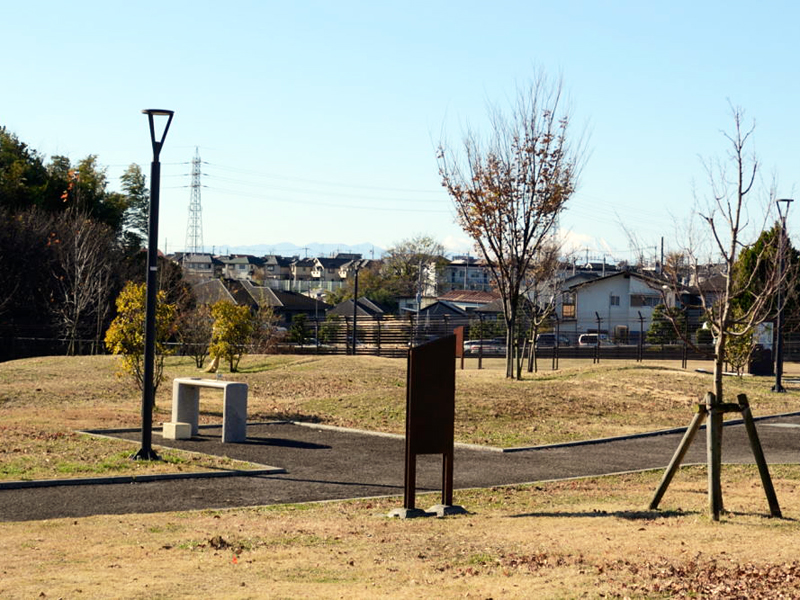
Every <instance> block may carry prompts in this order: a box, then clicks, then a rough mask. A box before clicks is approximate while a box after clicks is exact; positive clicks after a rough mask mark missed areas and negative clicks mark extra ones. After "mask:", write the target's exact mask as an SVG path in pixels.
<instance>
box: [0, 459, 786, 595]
mask: <svg viewBox="0 0 800 600" xmlns="http://www.w3.org/2000/svg"><path fill="white" fill-rule="evenodd" d="M658 475H659V474H658V473H646V474H638V475H626V476H613V477H606V478H598V479H586V480H577V481H566V482H556V483H541V484H538V485H535V486H513V487H502V488H493V489H488V490H478V491H468V492H457V494H456V501H457V502H459V503H460V504H462V505H464V506H465V507H466V508H467V509H468V510H469V511H470V513H471V514H469V515H466V516H462V517H449V518H446V519H417V520H408V521H400V520H393V519H388V518H386V517H385V516H384V515H385V514H386V513H387V512H388V511H389V510H390V509H391V508H394V507H396V506H398V503H399V502H400V500H399V499H397V498H393V499H376V500H359V501H349V502H330V503H320V504H306V505H289V506H274V507H265V508H253V509H232V510H225V511H213V512H212V511H200V512H186V513H168V514H161V515H126V516H97V517H89V518H83V519H58V520H52V521H39V522H26V523H4V524H0V533H1V534H2V535H0V556H2V557H3V558H2V559H0V563H1V564H2V567H1V568H0V572H1V573H2V578H0V597H3V598H36V597H40V598H107V597H124V598H198V597H217V598H389V597H391V598H432V597H438V598H577V597H587V598H599V597H620V598H622V597H629V598H666V597H714V598H769V597H774V598H793V597H794V598H796V597H800V562H798V558H797V547H798V545H799V544H800V528H799V527H798V524H797V519H798V518H799V517H800V498H799V497H798V494H800V469H798V467H796V466H792V467H781V468H775V469H774V477H775V483H776V487H777V491H778V496H779V497H780V498H781V500H782V503H783V509H784V515H786V517H787V518H784V519H768V518H766V517H765V516H764V515H765V514H766V512H767V511H766V507H765V504H766V503H765V501H764V499H763V495H761V494H759V492H760V490H758V489H755V482H756V481H757V474H756V472H755V469H753V468H748V467H731V468H726V469H725V470H724V477H725V487H724V494H725V500H726V505H727V508H728V509H729V510H730V511H732V512H730V513H727V514H725V515H724V517H723V520H722V521H721V522H719V523H714V522H712V521H710V520H709V519H708V518H707V517H706V516H705V511H704V506H705V504H704V498H705V483H706V482H705V471H704V469H702V468H689V469H684V470H683V471H682V472H681V473H680V474H679V476H678V478H677V479H676V481H675V482H674V483H673V485H672V487H671V488H670V490H669V493H668V494H667V497H666V499H665V502H664V506H663V510H662V511H660V512H650V511H645V510H643V507H644V506H646V505H647V502H648V500H649V497H650V495H651V494H652V491H653V489H654V487H655V485H656V483H657V480H658ZM423 502H424V499H423Z"/></svg>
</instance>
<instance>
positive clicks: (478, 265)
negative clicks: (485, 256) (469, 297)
mask: <svg viewBox="0 0 800 600" xmlns="http://www.w3.org/2000/svg"><path fill="white" fill-rule="evenodd" d="M491 289H492V277H491V270H490V269H489V267H488V266H487V264H486V261H483V260H479V259H477V258H475V257H474V256H454V257H453V260H451V261H450V262H449V263H447V264H446V265H445V266H444V268H443V269H442V272H441V275H440V278H439V292H440V293H446V292H449V291H451V290H475V291H484V292H488V291H491Z"/></svg>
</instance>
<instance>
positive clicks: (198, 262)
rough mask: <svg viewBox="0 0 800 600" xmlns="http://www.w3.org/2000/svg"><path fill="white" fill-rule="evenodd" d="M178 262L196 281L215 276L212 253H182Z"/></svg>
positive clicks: (187, 274) (187, 275)
mask: <svg viewBox="0 0 800 600" xmlns="http://www.w3.org/2000/svg"><path fill="white" fill-rule="evenodd" d="M176 258H177V257H176ZM178 263H179V264H180V266H181V268H182V269H183V274H184V276H185V277H187V278H191V279H193V280H195V281H201V280H206V279H213V278H214V258H213V257H212V256H211V254H206V253H203V254H181V256H180V257H179V258H178Z"/></svg>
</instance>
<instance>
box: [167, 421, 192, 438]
mask: <svg viewBox="0 0 800 600" xmlns="http://www.w3.org/2000/svg"><path fill="white" fill-rule="evenodd" d="M161 425H162V429H161V436H162V437H163V438H164V439H165V440H188V439H191V437H192V424H191V423H175V422H172V423H162V424H161Z"/></svg>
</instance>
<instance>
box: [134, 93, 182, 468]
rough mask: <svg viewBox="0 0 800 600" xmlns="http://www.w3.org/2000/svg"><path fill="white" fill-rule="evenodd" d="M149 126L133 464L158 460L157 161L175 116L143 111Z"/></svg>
mask: <svg viewBox="0 0 800 600" xmlns="http://www.w3.org/2000/svg"><path fill="white" fill-rule="evenodd" d="M142 113H143V114H146V115H147V119H148V121H149V122H150V141H151V143H152V144H153V162H152V163H150V211H149V227H148V233H147V277H146V280H147V303H146V306H145V316H144V375H143V379H144V381H143V382H142V383H143V385H142V447H141V448H140V449H139V451H138V452H137V453H136V454H134V455H133V456H132V457H131V458H133V459H134V460H159V456H158V454H156V452H155V451H154V450H153V444H152V442H153V405H154V402H155V386H154V384H153V377H154V376H155V357H156V292H157V291H158V290H157V289H156V288H157V286H158V277H157V276H158V199H159V193H160V185H161V163H160V162H159V161H158V157H159V154H161V147H162V146H163V145H164V139H165V138H166V137H167V132H168V131H169V126H170V124H171V123H172V116H173V114H174V112H173V111H171V110H159V109H152V108H151V109H145V110H143V111H142ZM155 117H161V119H160V121H162V122H163V118H166V125H164V131H163V133H162V134H161V139H160V140H157V139H156V131H155V122H154V121H155Z"/></svg>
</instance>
